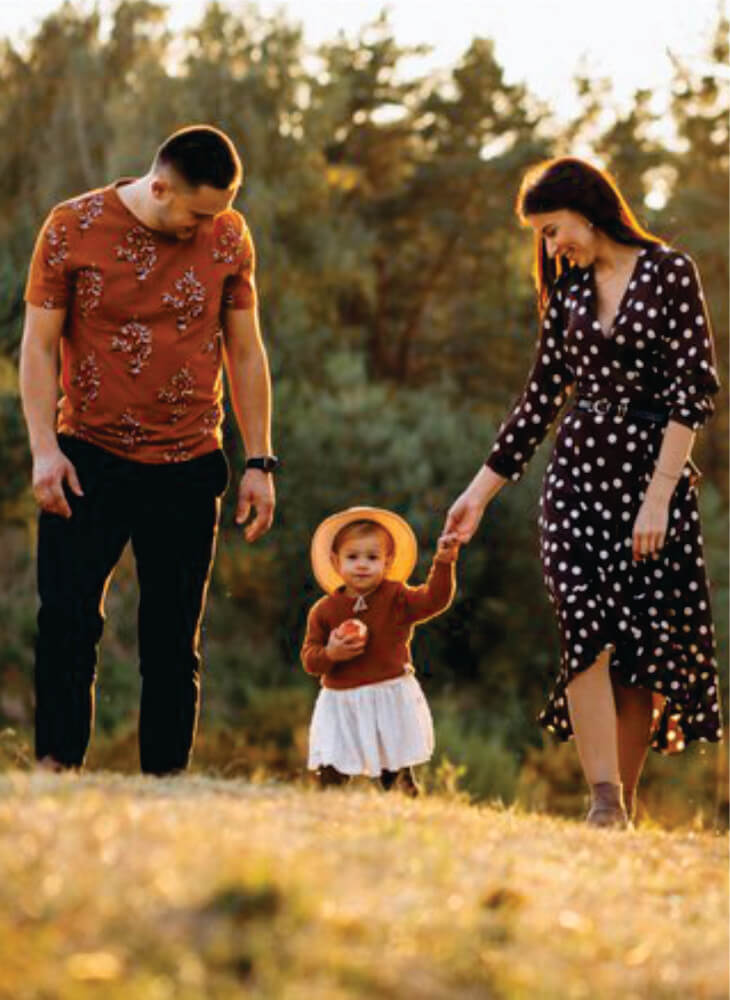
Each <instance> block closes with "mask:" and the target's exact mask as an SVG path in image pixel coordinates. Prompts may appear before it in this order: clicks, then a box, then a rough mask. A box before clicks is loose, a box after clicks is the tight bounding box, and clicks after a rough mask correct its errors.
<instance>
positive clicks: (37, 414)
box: [20, 303, 83, 517]
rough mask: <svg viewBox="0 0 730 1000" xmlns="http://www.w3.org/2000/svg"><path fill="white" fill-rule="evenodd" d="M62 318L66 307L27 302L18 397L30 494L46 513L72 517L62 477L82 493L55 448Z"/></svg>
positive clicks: (71, 469) (73, 470)
mask: <svg viewBox="0 0 730 1000" xmlns="http://www.w3.org/2000/svg"><path fill="white" fill-rule="evenodd" d="M65 320H66V310H65V309H42V308H40V307H39V306H33V305H31V304H30V303H28V304H27V305H26V312H25V325H24V328H23V340H22V343H21V347H20V397H21V400H22V403H23V413H24V414H25V422H26V424H27V425H28V437H29V439H30V450H31V453H32V455H33V493H34V495H35V498H36V500H37V502H38V504H39V506H40V507H42V508H43V510H45V511H48V512H49V513H51V514H60V515H61V516H62V517H71V508H70V507H69V504H68V501H67V499H66V496H65V494H64V492H63V483H64V480H65V481H67V482H68V484H69V486H70V487H71V489H72V490H73V491H74V493H75V494H76V495H77V496H83V490H82V489H81V484H80V483H79V480H78V476H77V475H76V469H75V468H74V467H73V465H72V464H71V462H70V461H69V460H68V458H66V456H65V455H64V454H63V452H62V451H61V449H60V448H59V447H58V439H57V437H56V404H57V400H58V352H59V342H60V339H61V333H62V331H63V326H64V323H65Z"/></svg>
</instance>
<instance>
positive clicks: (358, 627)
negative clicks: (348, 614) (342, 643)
mask: <svg viewBox="0 0 730 1000" xmlns="http://www.w3.org/2000/svg"><path fill="white" fill-rule="evenodd" d="M337 634H338V635H339V636H340V637H341V638H342V639H349V638H351V637H353V636H354V637H355V638H358V639H365V638H366V637H367V634H368V627H367V625H366V624H365V622H361V621H360V619H359V618H348V619H347V620H346V621H344V622H342V624H341V625H338V626H337Z"/></svg>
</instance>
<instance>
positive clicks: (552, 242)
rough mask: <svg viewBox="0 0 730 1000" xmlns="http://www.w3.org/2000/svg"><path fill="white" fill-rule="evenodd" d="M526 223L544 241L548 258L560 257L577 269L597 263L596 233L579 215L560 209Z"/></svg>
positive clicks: (566, 209) (539, 215) (541, 213)
mask: <svg viewBox="0 0 730 1000" xmlns="http://www.w3.org/2000/svg"><path fill="white" fill-rule="evenodd" d="M527 221H528V223H529V224H530V226H531V227H532V229H533V230H534V231H535V232H536V233H537V234H538V235H539V236H541V237H542V239H543V240H544V243H545V249H546V251H547V255H548V257H554V256H555V254H559V255H560V256H561V257H564V258H565V259H566V260H569V261H570V263H571V264H577V265H578V267H589V266H590V265H591V264H592V263H593V262H594V260H595V259H596V249H597V239H596V237H597V233H596V230H595V229H594V228H593V226H592V225H591V223H590V222H589V221H588V219H586V218H585V216H583V215H579V214H578V212H571V211H570V209H568V208H560V209H558V210H557V211H556V212H538V213H536V214H535V215H528V216H527Z"/></svg>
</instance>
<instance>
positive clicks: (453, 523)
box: [443, 465, 507, 543]
mask: <svg viewBox="0 0 730 1000" xmlns="http://www.w3.org/2000/svg"><path fill="white" fill-rule="evenodd" d="M506 482H507V480H506V479H505V478H504V476H500V475H498V474H497V473H496V472H495V471H494V470H493V469H490V467H489V466H488V465H483V466H482V467H481V469H480V470H479V472H477V474H476V476H474V478H473V479H472V481H471V482H470V483H469V485H468V486H467V488H466V489H465V490H464V492H463V493H462V494H461V495H460V496H459V497H457V499H456V500H455V501H454V503H453V504H452V505H451V507H450V508H449V512H448V514H447V515H446V524H445V526H444V532H443V533H444V534H445V535H446V534H450V533H451V532H454V533H455V534H456V535H458V537H459V542H461V543H466V542H469V541H471V539H472V538H473V537H474V534H475V532H476V530H477V528H478V527H479V522H480V521H481V519H482V516H483V514H484V511H485V510H486V509H487V506H488V504H489V503H490V502H491V501H492V500H493V499H494V497H496V495H497V494H498V493H499V491H500V490H501V489H502V487H503V486H504V484H505V483H506Z"/></svg>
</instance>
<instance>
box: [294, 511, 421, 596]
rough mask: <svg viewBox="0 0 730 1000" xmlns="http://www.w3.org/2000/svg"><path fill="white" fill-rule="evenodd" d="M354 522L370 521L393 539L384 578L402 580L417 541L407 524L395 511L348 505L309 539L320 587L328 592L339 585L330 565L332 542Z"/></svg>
mask: <svg viewBox="0 0 730 1000" xmlns="http://www.w3.org/2000/svg"><path fill="white" fill-rule="evenodd" d="M355 521H374V522H375V523H376V524H379V525H381V526H382V527H383V528H385V530H386V531H387V532H389V533H390V536H391V538H392V539H393V546H394V553H393V560H392V562H391V564H390V566H389V568H388V570H387V571H386V574H385V578H386V579H387V580H397V581H399V582H401V583H404V582H405V581H406V580H407V579H408V577H409V576H410V575H411V573H412V572H413V570H414V567H415V565H416V559H417V558H418V542H417V541H416V536H415V535H414V534H413V531H412V529H411V526H410V525H409V524H408V523H407V522H406V521H404V520H403V518H402V517H400V516H399V515H398V514H393V513H392V512H391V511H389V510H383V509H382V508H380V507H348V508H347V510H342V511H340V512H339V514H332V515H330V517H327V518H325V519H324V521H322V523H321V524H320V526H319V527H318V528H317V530H316V531H315V533H314V538H313V539H312V549H311V556H312V570H313V571H314V575H315V577H316V578H317V583H318V584H319V585H320V587H321V588H322V590H326V591H327V593H328V594H331V593H332V592H333V591H334V590H336V589H337V588H338V587H340V586H341V585H342V577H341V576H340V574H339V573H338V572H337V570H336V569H335V567H334V566H333V565H332V559H331V558H330V557H331V555H332V543H333V542H334V540H335V536H336V535H337V532H338V531H341V530H342V528H344V527H346V525H348V524H352V523H353V522H355Z"/></svg>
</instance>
